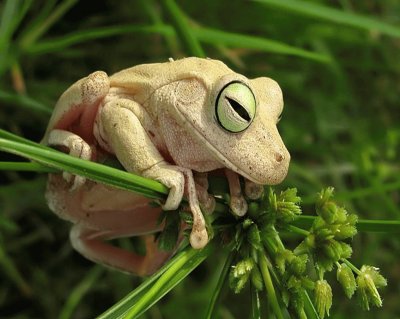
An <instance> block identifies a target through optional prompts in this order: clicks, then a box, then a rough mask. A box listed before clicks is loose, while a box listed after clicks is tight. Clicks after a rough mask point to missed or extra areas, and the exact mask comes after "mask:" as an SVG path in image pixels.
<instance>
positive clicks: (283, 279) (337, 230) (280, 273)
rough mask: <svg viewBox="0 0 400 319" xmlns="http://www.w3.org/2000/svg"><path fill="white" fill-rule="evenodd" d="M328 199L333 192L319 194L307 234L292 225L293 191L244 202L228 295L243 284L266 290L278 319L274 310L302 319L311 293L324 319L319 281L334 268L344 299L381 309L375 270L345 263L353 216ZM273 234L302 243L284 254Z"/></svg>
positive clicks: (325, 300) (327, 290)
mask: <svg viewBox="0 0 400 319" xmlns="http://www.w3.org/2000/svg"><path fill="white" fill-rule="evenodd" d="M332 197H333V188H327V189H325V190H323V191H321V193H320V194H319V197H318V200H317V202H316V213H317V216H316V217H315V218H314V221H313V223H312V225H311V227H310V229H308V230H306V229H302V228H298V227H296V226H294V225H293V222H294V221H295V220H296V219H297V217H298V216H299V215H300V214H301V213H302V212H301V208H300V206H299V203H300V197H298V196H297V190H296V189H288V190H286V191H283V192H281V193H280V194H276V193H275V192H274V191H273V190H272V188H269V190H268V191H266V192H265V194H264V195H263V196H262V198H261V199H260V200H258V201H253V202H250V203H249V213H248V215H247V216H246V217H245V218H242V219H239V220H236V223H235V224H234V225H235V235H234V240H233V243H234V244H233V247H234V249H233V250H234V251H236V255H237V261H236V264H235V265H233V266H232V267H231V271H230V274H229V283H230V286H231V288H232V289H233V291H234V292H235V293H239V292H240V291H242V289H243V288H244V287H245V286H246V283H247V282H249V281H250V282H251V283H252V287H253V288H255V289H256V290H258V291H261V290H263V289H266V292H267V295H268V300H269V301H270V302H271V303H272V307H271V308H272V309H273V310H274V312H275V315H276V317H278V318H283V317H284V316H283V314H282V312H281V310H280V309H283V308H285V309H287V311H288V313H289V315H290V314H292V315H294V316H296V317H298V318H307V317H308V315H307V313H306V307H305V303H306V302H307V300H308V297H307V294H308V292H311V291H313V292H314V303H313V304H314V305H313V307H314V309H315V312H316V313H317V314H318V315H319V317H320V318H322V319H323V318H324V317H325V316H326V315H328V316H329V311H330V308H331V306H332V298H333V295H332V289H331V286H330V284H329V283H328V282H327V280H326V279H325V278H324V277H325V273H326V272H329V271H332V270H333V269H334V267H336V268H337V280H338V282H339V283H340V285H341V286H342V287H343V290H344V293H345V295H346V296H347V297H348V298H351V297H352V296H353V295H354V293H355V292H357V295H358V298H359V300H360V302H361V305H362V307H363V308H364V309H367V310H368V309H369V306H370V305H375V306H381V305H382V299H381V298H380V295H379V292H378V290H377V289H378V288H380V287H383V286H385V285H386V280H385V279H384V278H383V277H382V275H380V274H379V272H378V269H377V268H374V267H371V266H362V268H361V269H360V270H358V269H357V268H356V267H355V266H354V265H352V264H351V263H350V262H349V261H348V258H349V257H350V256H351V254H352V248H351V246H350V243H349V240H350V239H351V238H352V237H353V236H354V235H355V234H356V233H357V229H356V223H357V216H356V215H353V214H348V213H347V211H346V209H345V208H344V207H340V206H338V205H337V204H336V203H335V202H334V201H333V200H332ZM279 231H289V232H292V233H295V234H298V235H301V236H302V237H303V239H302V241H301V242H300V244H299V245H297V247H295V249H293V250H289V249H288V248H286V247H285V246H284V244H283V242H282V240H281V238H280V235H279ZM354 274H356V275H357V276H356V277H355V276H354ZM271 283H272V284H271Z"/></svg>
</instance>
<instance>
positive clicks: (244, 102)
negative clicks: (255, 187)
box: [210, 73, 290, 185]
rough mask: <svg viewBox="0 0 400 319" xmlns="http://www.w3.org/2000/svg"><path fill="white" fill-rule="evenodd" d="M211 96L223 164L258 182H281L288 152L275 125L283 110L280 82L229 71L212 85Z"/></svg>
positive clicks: (284, 173)
mask: <svg viewBox="0 0 400 319" xmlns="http://www.w3.org/2000/svg"><path fill="white" fill-rule="evenodd" d="M210 99H211V101H212V102H211V105H212V106H213V107H214V121H215V123H216V126H218V129H219V131H220V134H219V136H221V137H222V138H221V140H223V142H222V143H221V144H220V145H219V148H218V151H219V153H220V156H219V157H222V158H223V159H224V161H226V162H225V165H226V166H227V167H228V168H230V169H232V170H234V171H236V172H238V173H239V174H240V175H242V176H244V177H246V178H248V179H250V180H252V181H254V182H255V183H258V184H263V185H265V184H269V185H272V184H278V183H280V182H281V181H282V180H283V179H284V178H285V177H286V174H287V171H288V167H289V162H290V154H289V152H288V150H287V149H286V147H285V144H284V143H283V141H282V138H281V136H280V135H279V132H278V129H277V127H276V125H277V123H278V121H279V119H280V116H281V113H282V110H283V98H282V91H281V89H280V87H279V85H278V84H277V83H276V82H275V81H274V80H272V79H270V78H265V77H262V78H257V79H254V80H248V79H247V78H245V77H243V76H241V75H238V74H235V73H234V74H229V75H226V76H223V77H222V78H221V79H220V80H219V81H218V82H217V83H216V84H215V86H214V89H213V92H212V94H211V96H210Z"/></svg>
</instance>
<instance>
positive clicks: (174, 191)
mask: <svg viewBox="0 0 400 319" xmlns="http://www.w3.org/2000/svg"><path fill="white" fill-rule="evenodd" d="M146 117H148V115H147V113H146V112H145V111H144V109H143V108H142V107H141V106H140V105H139V104H138V103H136V102H134V101H132V100H128V99H118V100H110V101H109V102H107V103H106V104H105V105H104V106H103V107H102V109H101V110H100V112H99V115H98V121H97V125H98V133H97V135H99V139H100V140H101V141H102V142H103V143H106V147H107V148H109V149H110V150H111V151H112V152H113V153H115V155H116V156H117V158H118V160H119V161H120V162H121V164H122V165H123V166H124V168H125V169H126V170H127V171H128V172H133V173H136V174H140V175H142V176H144V177H148V178H151V179H155V180H158V181H159V182H161V183H163V184H164V185H166V186H167V187H168V188H169V189H170V192H169V195H168V198H167V200H166V202H165V204H164V205H163V209H164V210H174V209H176V208H178V206H179V204H180V202H181V201H182V198H183V194H184V189H185V182H186V190H187V195H188V200H189V206H190V209H191V211H192V214H193V227H192V232H191V234H190V243H191V245H192V247H193V248H202V247H204V246H205V245H206V244H207V242H208V235H207V231H206V227H205V220H204V217H203V214H202V212H201V210H200V206H199V201H198V198H197V194H196V187H195V183H194V179H193V175H192V172H191V170H189V169H186V168H182V167H179V166H176V165H170V164H168V163H167V162H166V161H165V160H164V158H163V157H162V156H161V154H160V153H159V152H158V150H157V148H156V147H155V145H154V144H153V143H152V141H151V140H150V137H149V136H148V134H147V133H146V131H145V129H144V128H143V126H142V124H141V121H142V122H145V121H148V118H147V119H146Z"/></svg>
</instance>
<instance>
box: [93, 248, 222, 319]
mask: <svg viewBox="0 0 400 319" xmlns="http://www.w3.org/2000/svg"><path fill="white" fill-rule="evenodd" d="M214 248H215V244H214V243H213V242H210V243H208V245H207V246H206V247H205V248H203V249H201V250H195V249H193V248H191V247H187V248H185V249H184V250H183V251H181V252H180V253H179V254H177V255H176V256H175V257H174V258H172V259H171V261H170V262H168V264H166V265H165V266H164V267H162V268H161V269H160V270H159V271H158V272H157V273H155V274H154V275H153V276H151V277H150V278H149V279H148V280H146V281H145V282H144V283H143V284H142V285H140V286H139V287H138V288H137V289H135V290H134V291H133V292H132V293H130V294H129V295H128V296H126V297H125V298H124V299H122V300H121V301H120V302H118V303H117V304H116V305H114V306H113V307H111V308H110V309H109V310H107V311H106V312H104V313H103V314H101V315H100V316H99V317H98V319H111V318H113V319H116V318H138V317H139V316H140V315H141V314H143V313H144V312H145V311H146V310H148V309H149V308H150V307H151V306H153V305H154V304H155V303H156V302H157V301H158V300H160V299H161V298H162V297H163V296H165V295H166V294H167V293H168V292H169V291H171V290H172V289H173V288H174V287H175V286H176V285H178V284H179V283H180V282H181V281H182V280H183V279H184V278H186V276H188V275H189V274H190V273H191V272H192V271H193V270H194V269H195V268H196V267H197V266H198V265H199V264H200V263H202V262H203V261H204V260H205V259H206V258H207V257H208V256H209V255H211V253H212V252H213V250H214Z"/></svg>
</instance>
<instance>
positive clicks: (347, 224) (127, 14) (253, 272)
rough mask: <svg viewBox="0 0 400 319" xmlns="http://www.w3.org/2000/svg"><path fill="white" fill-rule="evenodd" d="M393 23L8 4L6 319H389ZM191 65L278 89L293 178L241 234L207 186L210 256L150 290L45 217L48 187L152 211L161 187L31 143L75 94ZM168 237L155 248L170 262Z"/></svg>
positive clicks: (398, 77) (338, 14) (2, 96)
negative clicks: (86, 251) (107, 194)
mask: <svg viewBox="0 0 400 319" xmlns="http://www.w3.org/2000/svg"><path fill="white" fill-rule="evenodd" d="M399 13H400V5H399V4H398V3H397V2H396V1H394V0H386V1H376V2H374V1H368V2H356V1H347V0H343V1H340V2H338V3H335V4H332V3H329V2H327V1H322V0H321V1H300V0H290V1H289V0H287V1H278V0H257V1H253V2H243V1H208V0H207V1H191V2H189V1H172V0H160V1H155V0H154V1H146V0H140V1H131V2H113V1H101V2H97V3H96V6H93V4H91V3H90V4H89V3H83V2H78V1H76V0H62V1H56V0H47V1H32V0H25V1H24V0H15V1H14V0H6V1H3V2H1V3H0V17H1V18H0V76H1V77H0V85H1V86H0V103H1V104H0V105H1V108H0V127H1V128H2V129H4V130H1V131H0V148H1V150H3V151H5V152H2V153H1V154H0V156H1V159H0V161H1V162H0V169H1V170H2V171H1V175H2V176H1V177H2V180H3V181H4V183H2V185H1V188H0V268H1V272H0V273H1V276H0V282H1V284H0V317H6V318H92V317H96V316H99V315H100V314H101V313H103V312H104V313H103V315H101V318H117V317H118V315H119V314H122V313H125V314H126V315H127V316H128V317H130V318H133V317H136V316H139V315H141V318H160V317H162V318H175V317H177V315H179V317H182V318H188V317H190V318H259V317H260V316H261V317H262V318H264V317H267V314H268V313H273V314H274V315H275V317H276V318H289V315H291V316H292V317H293V318H295V317H300V318H306V317H307V318H319V317H320V318H324V317H326V316H327V314H328V313H330V314H331V315H333V317H334V318H348V316H349V314H350V313H351V315H352V317H353V318H359V317H360V318H376V317H379V318H390V319H391V318H394V317H395V316H396V314H398V313H399V311H400V308H399V307H400V306H399V303H398V296H399V293H400V291H399V289H400V288H399V285H398V284H397V282H398V280H399V279H400V278H399V273H400V272H399V268H400V256H399V248H400V242H399V238H398V237H399V236H398V233H399V232H400V205H399V203H400V197H399V189H400V174H399V171H400V166H399V160H398V159H399V153H400V126H399V125H398V118H399V115H400V113H399V111H398V104H399V100H400V95H399V92H400V87H399V83H400V62H399V59H398V51H399V49H400V42H399V38H400V26H399V24H400V22H399V17H400V15H399ZM193 55H195V56H209V57H212V58H216V59H220V60H223V61H224V62H226V63H227V64H228V65H229V66H231V67H232V68H233V69H235V70H236V71H238V72H239V73H242V74H245V75H246V76H248V77H250V78H252V77H257V76H265V75H267V76H269V77H271V78H274V79H275V80H277V81H278V83H279V84H280V85H281V87H282V90H283V92H284V98H285V111H284V115H283V119H282V121H281V122H280V123H279V130H280V132H281V135H282V137H283V139H284V141H285V144H286V146H287V148H288V149H289V151H290V152H291V155H292V162H291V168H290V172H289V175H288V177H287V179H286V180H285V182H284V183H283V184H282V185H280V186H279V187H276V188H275V189H272V188H268V187H267V188H266V189H265V192H264V196H263V197H262V198H261V199H260V200H259V201H253V202H251V203H250V204H249V206H250V210H249V214H248V215H247V216H245V217H244V218H243V219H235V218H233V217H232V216H231V215H230V214H229V213H228V212H227V209H226V205H225V202H226V200H227V194H226V186H225V183H224V181H223V180H220V179H215V180H213V181H212V183H211V187H212V189H213V191H214V192H215V193H216V194H222V199H221V200H220V201H219V202H218V206H217V208H218V209H217V212H216V214H215V215H214V216H213V217H212V219H213V220H210V221H209V222H210V223H212V225H213V226H212V227H213V231H214V234H215V237H214V238H216V239H217V240H215V241H212V242H211V243H210V244H209V245H208V246H207V248H206V249H204V250H201V251H195V250H193V249H190V247H186V248H182V250H181V251H180V252H179V253H178V254H177V255H176V256H175V257H174V258H173V259H172V260H171V261H170V262H168V263H167V264H166V265H165V266H164V267H163V268H162V269H161V271H160V272H158V273H156V274H155V275H154V276H152V277H150V278H148V279H147V280H145V281H144V280H143V279H140V278H136V277H133V276H129V275H126V274H122V273H119V272H116V271H112V270H108V269H106V268H103V267H101V266H98V265H94V264H93V263H91V262H88V261H87V260H85V259H84V258H82V257H81V256H80V255H78V254H77V253H76V252H74V251H73V250H72V248H71V246H70V243H69V242H68V231H69V227H70V225H69V224H68V223H67V222H65V221H62V220H59V219H58V218H57V217H56V216H54V215H53V214H52V213H51V212H50V211H49V209H48V208H47V206H46V203H45V201H44V197H43V194H44V188H45V182H46V176H45V174H43V173H45V172H49V171H58V170H68V171H71V172H74V173H79V174H86V176H88V177H90V178H91V179H94V180H98V181H101V182H104V183H108V184H111V185H118V186H119V187H123V188H127V189H130V190H133V191H136V192H140V193H143V194H145V195H146V196H149V197H151V198H160V197H162V196H164V195H163V194H165V192H166V189H165V187H163V186H162V185H160V184H158V183H156V182H153V181H149V180H145V179H141V178H139V177H135V176H133V177H132V176H131V175H129V174H128V173H126V172H122V171H119V170H117V169H114V168H111V167H106V168H105V167H101V166H100V165H94V164H93V163H86V162H84V161H81V160H78V159H76V160H74V159H71V158H69V157H68V156H67V155H65V154H62V153H60V152H57V151H54V150H47V149H46V148H45V147H43V146H40V145H38V144H36V143H34V142H32V141H40V138H41V136H42V135H43V133H44V130H45V127H46V125H47V122H48V119H49V116H50V114H51V109H52V107H53V106H54V104H55V101H56V100H57V98H58V96H59V95H60V94H61V93H62V92H63V91H64V90H65V89H66V88H67V87H68V86H69V85H70V84H71V83H73V82H75V81H76V80H77V79H79V78H81V77H83V76H85V75H87V74H89V73H91V72H93V71H94V70H97V69H102V70H104V71H106V72H107V73H109V74H112V73H113V72H116V71H118V70H120V69H123V68H126V67H129V66H132V65H135V64H141V63H148V62H159V61H167V60H168V58H169V57H173V58H179V57H184V56H193ZM10 132H11V133H10ZM22 137H24V138H22ZM11 153H13V154H11ZM15 154H17V155H22V156H24V157H27V158H30V159H33V160H34V161H35V163H28V162H23V163H22V162H21V160H22V159H21V157H19V156H17V155H15ZM329 185H332V186H333V187H334V188H335V190H336V192H335V196H334V198H335V201H334V200H333V197H332V196H333V188H330V187H327V186H329ZM294 187H295V188H297V191H296V189H295V188H294ZM317 193H318V194H319V195H318V196H316V194H317ZM300 197H301V200H300ZM300 202H301V207H300ZM338 202H339V203H340V204H338ZM356 216H358V217H356ZM181 217H182V218H185V219H186V220H187V221H188V222H189V223H190V220H188V219H187V216H186V215H185V214H181ZM338 230H340V231H338ZM174 231H175V229H174V228H173V227H172V228H170V230H169V231H168V232H167V233H163V234H162V236H161V238H162V239H163V242H164V244H165V246H168V240H169V239H170V238H171V237H173V235H174V234H173V232H174ZM357 231H358V233H357V235H356V232H357ZM221 235H223V236H224V238H225V239H226V238H228V239H229V240H227V241H226V244H225V245H223V246H221V244H220V242H221V241H220V240H219V238H220V237H219V236H221ZM119 243H120V244H121V245H125V247H132V246H133V242H132V241H131V240H121V241H120V242H119ZM216 248H218V253H217V252H216V250H217V249H216ZM208 257H210V258H208ZM375 267H379V270H378V269H377V268H375ZM189 274H190V275H189ZM187 276H188V277H187ZM185 277H186V278H185ZM183 279H184V280H183ZM385 286H386V288H385ZM136 287H138V288H137V289H135V288H136ZM229 287H230V288H229ZM167 293H168V294H167ZM165 294H167V295H166V296H165V297H164V298H163V299H161V298H162V297H163V296H164V295H165ZM353 295H355V296H356V297H353V298H352V299H349V298H350V297H352V296H353ZM125 296H126V297H125ZM332 296H333V299H332ZM357 300H358V302H357ZM360 306H361V308H360ZM375 306H377V307H375ZM110 307H111V308H110ZM107 309H108V310H107ZM147 309H149V310H147ZM361 309H364V310H365V311H362V310H361ZM145 310H147V311H146V312H145ZM367 310H369V311H367ZM105 311H106V312H105Z"/></svg>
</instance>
